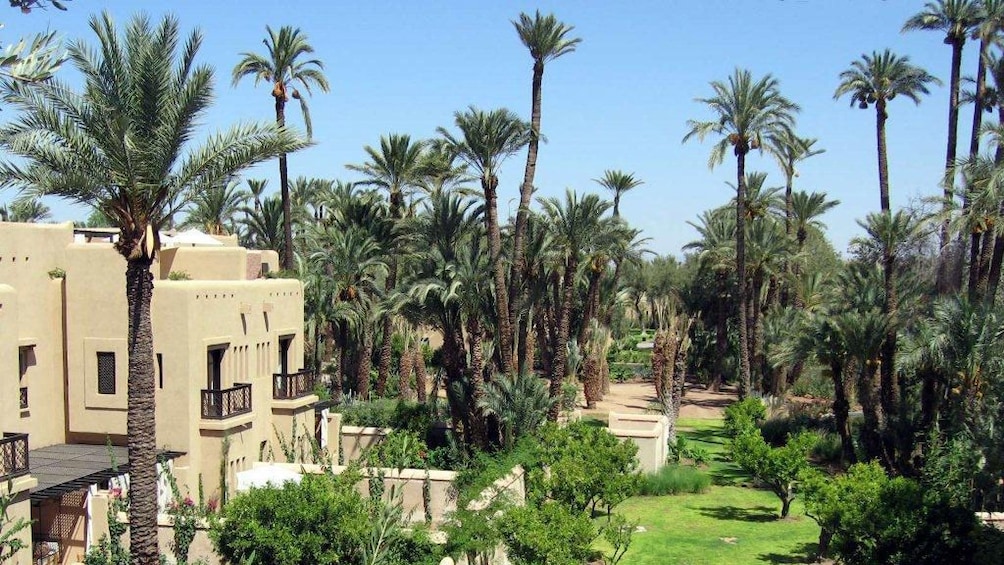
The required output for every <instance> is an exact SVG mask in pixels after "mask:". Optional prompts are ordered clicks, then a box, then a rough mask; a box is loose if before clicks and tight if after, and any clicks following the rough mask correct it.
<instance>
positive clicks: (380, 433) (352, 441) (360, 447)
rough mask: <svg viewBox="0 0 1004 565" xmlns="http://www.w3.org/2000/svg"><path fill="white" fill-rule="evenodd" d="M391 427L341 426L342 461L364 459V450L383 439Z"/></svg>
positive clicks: (349, 461) (348, 461)
mask: <svg viewBox="0 0 1004 565" xmlns="http://www.w3.org/2000/svg"><path fill="white" fill-rule="evenodd" d="M390 432H391V428H361V427H359V426H341V446H342V463H351V462H353V461H359V460H361V459H362V456H363V452H365V451H366V450H367V449H369V448H370V447H373V446H374V445H376V444H378V443H380V442H381V441H383V438H384V437H386V436H387V434H389V433H390Z"/></svg>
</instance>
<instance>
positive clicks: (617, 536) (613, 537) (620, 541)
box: [602, 514, 638, 565]
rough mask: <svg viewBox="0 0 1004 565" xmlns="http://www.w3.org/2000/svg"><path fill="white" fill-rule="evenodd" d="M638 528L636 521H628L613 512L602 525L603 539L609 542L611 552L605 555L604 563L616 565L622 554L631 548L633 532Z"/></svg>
mask: <svg viewBox="0 0 1004 565" xmlns="http://www.w3.org/2000/svg"><path fill="white" fill-rule="evenodd" d="M637 528H638V524H637V522H629V521H628V520H627V519H626V518H624V517H623V516H621V515H619V514H615V515H614V516H612V517H611V518H610V520H609V521H608V522H607V523H606V524H604V526H603V527H602V533H603V539H605V540H606V541H607V543H608V544H610V548H611V552H610V555H608V556H607V558H606V560H605V563H607V564H609V565H617V563H620V561H621V559H623V558H624V554H625V553H627V551H628V549H630V548H631V540H632V539H633V536H634V532H635V530H636V529H637Z"/></svg>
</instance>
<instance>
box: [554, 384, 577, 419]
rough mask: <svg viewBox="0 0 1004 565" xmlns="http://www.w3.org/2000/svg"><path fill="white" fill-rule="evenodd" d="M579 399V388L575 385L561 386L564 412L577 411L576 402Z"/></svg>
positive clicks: (562, 409)
mask: <svg viewBox="0 0 1004 565" xmlns="http://www.w3.org/2000/svg"><path fill="white" fill-rule="evenodd" d="M578 397H579V387H578V385H576V384H575V383H570V382H567V381H566V382H564V383H562V385H561V400H560V401H559V404H560V405H561V411H562V412H571V411H572V410H575V401H576V399H578Z"/></svg>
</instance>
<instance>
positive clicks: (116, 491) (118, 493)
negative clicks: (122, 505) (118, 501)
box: [108, 487, 122, 498]
mask: <svg viewBox="0 0 1004 565" xmlns="http://www.w3.org/2000/svg"><path fill="white" fill-rule="evenodd" d="M108 494H109V495H110V496H111V497H112V498H122V489H121V488H118V487H115V488H113V489H111V490H109V491H108Z"/></svg>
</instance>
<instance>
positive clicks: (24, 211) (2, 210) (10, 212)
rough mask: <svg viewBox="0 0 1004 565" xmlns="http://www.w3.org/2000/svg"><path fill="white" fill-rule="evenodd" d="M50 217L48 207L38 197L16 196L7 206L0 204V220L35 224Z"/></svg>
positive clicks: (50, 213) (50, 211) (50, 212)
mask: <svg viewBox="0 0 1004 565" xmlns="http://www.w3.org/2000/svg"><path fill="white" fill-rule="evenodd" d="M51 217H52V210H50V209H49V207H48V206H46V205H45V204H44V203H42V200H41V199H39V198H18V199H17V200H15V201H13V202H11V203H10V205H9V206H0V221H3V222H21V223H26V224H37V223H39V222H44V221H45V220H48V219H49V218H51Z"/></svg>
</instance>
